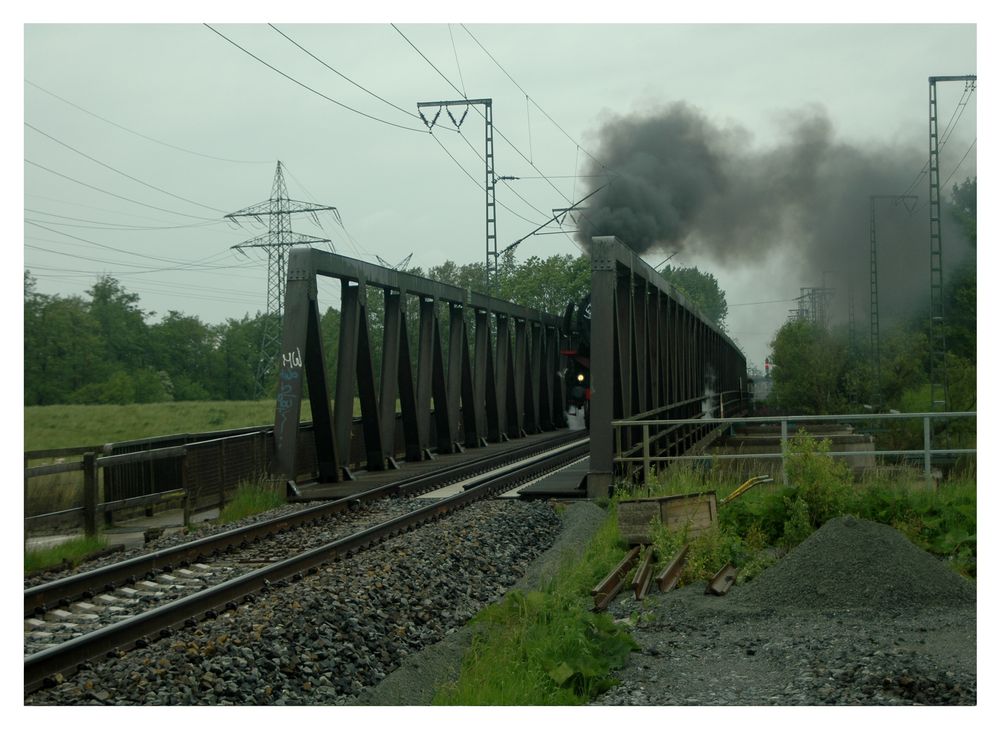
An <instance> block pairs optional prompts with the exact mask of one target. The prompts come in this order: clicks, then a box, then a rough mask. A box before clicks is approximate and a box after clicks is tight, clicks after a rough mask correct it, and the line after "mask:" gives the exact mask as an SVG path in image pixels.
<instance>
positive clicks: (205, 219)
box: [24, 157, 218, 222]
mask: <svg viewBox="0 0 1000 730" xmlns="http://www.w3.org/2000/svg"><path fill="white" fill-rule="evenodd" d="M24 161H25V162H27V163H28V164H29V165H34V166H35V167H38V168H40V169H42V170H45V171H46V172H50V173H52V174H53V175H58V176H59V177H61V178H65V179H66V180H70V181H72V182H75V183H77V184H78V185H83V186H84V187H85V188H90V189H91V190H96V191H97V192H99V193H104V194H105V195H110V196H111V197H113V198H119V199H121V200H127V201H128V202H130V203H135V204H136V205H141V206H143V207H145V208H152V209H153V210H159V211H162V212H164V213H172V214H174V215H179V216H182V217H184V218H196V219H198V220H203V221H213V222H214V221H217V220H218V219H217V218H206V217H205V216H202V215H191V214H190V213H181V212H180V211H176V210H170V209H169V208H160V207H158V206H155V205H150V204H149V203H143V202H141V201H139V200H133V199H132V198H126V197H125V196H124V195H118V194H117V193H112V192H111V191H109V190H105V189H103V188H99V187H97V186H95V185H91V184H89V183H85V182H83V181H82V180H77V179H76V178H75V177H70V176H69V175H65V174H63V173H61V172H56V171H55V170H53V169H52V168H50V167H46V166H45V165H40V164H38V163H37V162H34V161H32V160H29V159H28V158H27V157H25V158H24Z"/></svg>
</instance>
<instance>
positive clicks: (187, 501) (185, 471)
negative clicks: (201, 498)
mask: <svg viewBox="0 0 1000 730" xmlns="http://www.w3.org/2000/svg"><path fill="white" fill-rule="evenodd" d="M181 489H183V490H184V497H183V500H182V503H181V505H182V509H183V512H184V527H190V526H191V510H192V509H193V505H192V504H191V502H192V499H191V474H190V469H189V467H188V455H187V449H185V450H184V456H182V457H181Z"/></svg>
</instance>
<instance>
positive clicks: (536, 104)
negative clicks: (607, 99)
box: [460, 24, 607, 169]
mask: <svg viewBox="0 0 1000 730" xmlns="http://www.w3.org/2000/svg"><path fill="white" fill-rule="evenodd" d="M460 25H462V30H464V31H465V32H466V33H468V34H469V37H470V38H472V40H473V41H475V43H476V45H477V46H479V47H480V48H481V49H482V51H483V53H485V54H486V55H487V57H488V58H489V59H490V60H491V61H493V63H494V64H495V65H496V67H497V68H498V69H500V70H501V71H503V73H504V75H505V76H506V77H507V78H508V79H510V82H511V83H512V84H514V86H516V87H517V88H518V89H519V90H520V92H521V93H522V94H524V96H525V98H526V99H528V100H530V101H531V103H532V104H534V105H535V108H536V109H538V111H540V112H541V113H542V114H544V115H545V118H546V119H548V120H549V121H550V122H552V124H553V125H554V126H555V127H556V129H558V130H559V131H560V132H562V133H563V135H564V136H565V137H566V139H568V140H569V141H570V142H572V143H573V144H574V145H575V146H576V147H577V149H580V150H583V153H584V154H585V155H587V156H588V157H589V158H590V159H592V160H593V161H594V162H596V163H597V164H598V165H600V166H601V167H603V168H605V169H607V165H605V164H604V163H603V162H601V161H600V160H599V159H598V158H596V157H594V155H592V154H590V152H588V151H587V150H586V148H584V147H583V146H581V145H580V143H579V142H577V141H576V140H575V139H574V138H573V136H572V135H571V134H570V133H569V132H567V131H566V130H565V129H563V128H562V126H561V125H560V124H559V123H558V122H557V121H556V120H555V119H553V118H552V117H551V116H549V113H548V112H547V111H545V110H544V109H543V108H542V107H541V105H539V103H538V102H537V101H535V100H534V99H532V98H531V95H530V94H528V92H527V91H525V90H524V89H523V88H522V87H521V85H520V84H519V83H517V81H516V80H515V79H514V77H513V76H511V75H510V73H509V72H508V71H507V69H505V68H504V67H503V66H502V65H501V64H500V62H499V61H497V60H496V58H494V57H493V54H492V53H490V52H489V51H488V50H487V49H486V46H484V45H483V44H482V42H480V40H479V39H478V38H476V36H475V35H473V33H472V31H471V30H469V29H468V28H467V27H466V26H465V25H464V24H460Z"/></svg>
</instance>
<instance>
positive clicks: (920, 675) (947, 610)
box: [593, 517, 976, 705]
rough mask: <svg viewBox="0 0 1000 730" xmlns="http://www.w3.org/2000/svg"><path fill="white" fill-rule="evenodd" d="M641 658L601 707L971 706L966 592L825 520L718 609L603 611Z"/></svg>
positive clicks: (660, 598)
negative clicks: (630, 626) (629, 631)
mask: <svg viewBox="0 0 1000 730" xmlns="http://www.w3.org/2000/svg"><path fill="white" fill-rule="evenodd" d="M611 611H612V612H613V613H614V614H615V615H616V616H618V617H619V618H620V619H621V620H623V621H630V622H633V623H635V624H636V626H635V629H634V632H633V635H634V636H635V638H636V640H637V641H638V642H639V644H640V646H641V652H640V653H639V654H633V657H632V661H631V662H630V663H629V665H628V666H627V667H626V668H625V669H624V670H622V671H621V672H620V673H619V675H618V679H619V680H620V684H619V685H618V686H617V687H615V688H613V689H612V690H610V691H609V692H607V693H605V694H604V695H602V696H601V697H600V698H599V699H598V700H597V701H596V702H594V703H593V704H601V705H826V704H830V705H832V704H836V705H901V704H903V705H912V704H922V705H923V704H926V705H970V704H975V703H976V590H975V585H974V584H973V583H972V582H971V581H968V580H966V579H964V578H962V577H961V576H959V575H957V574H956V573H954V572H953V571H952V570H951V569H950V568H949V567H948V566H947V565H946V564H945V563H943V562H942V561H940V560H938V559H936V558H934V557H933V556H931V555H929V554H928V553H926V552H924V551H922V550H920V549H919V548H917V547H915V546H914V545H913V544H912V543H910V542H909V541H908V540H907V539H906V538H905V537H904V536H903V535H901V534H900V533H898V532H897V531H896V530H893V529H892V528H890V527H887V526H885V525H879V524H876V523H873V522H868V521H865V520H859V519H855V518H851V517H845V518H839V519H836V520H832V521H830V522H829V523H827V524H826V525H824V526H823V527H822V528H821V529H820V530H818V531H817V532H815V533H814V534H813V535H812V536H811V537H810V538H808V539H807V540H805V541H804V542H803V543H802V544H801V545H799V546H798V547H797V548H796V549H795V550H793V551H792V552H790V553H789V554H788V555H787V556H786V557H785V558H783V559H782V560H780V561H779V562H778V563H776V564H774V565H773V566H771V567H770V568H769V569H768V570H767V571H765V572H764V573H763V574H761V575H760V576H758V578H757V579H755V580H753V581H751V582H749V583H747V584H745V585H741V586H736V587H734V588H732V589H731V590H730V591H729V593H727V594H726V595H725V596H723V597H718V596H711V595H705V593H704V586H703V585H690V586H687V587H685V588H682V589H680V590H676V591H673V592H671V593H668V594H657V593H653V594H652V595H651V596H650V597H649V598H647V599H646V601H644V602H643V603H641V604H639V603H636V601H635V600H634V599H631V598H628V597H626V598H623V599H619V600H617V601H616V602H615V603H613V604H612V606H611Z"/></svg>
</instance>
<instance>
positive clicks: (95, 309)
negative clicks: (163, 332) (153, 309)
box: [87, 276, 149, 370]
mask: <svg viewBox="0 0 1000 730" xmlns="http://www.w3.org/2000/svg"><path fill="white" fill-rule="evenodd" d="M87 293H88V294H89V295H90V314H91V316H93V318H94V319H95V320H96V321H97V323H98V325H99V326H100V329H101V335H102V338H103V340H104V348H103V349H104V353H105V355H106V357H107V359H108V362H109V363H113V364H116V365H119V366H121V367H123V368H125V369H126V370H132V369H135V368H140V367H143V366H145V365H147V364H149V358H148V353H147V348H146V345H147V343H148V339H147V337H148V327H147V325H146V316H147V312H144V311H142V310H141V309H139V306H138V303H139V295H138V294H135V293H133V292H128V291H126V290H125V288H124V287H123V286H122V285H121V284H120V283H119V282H118V280H117V279H115V278H113V277H111V276H102V277H101V278H100V280H99V281H98V282H97V283H96V284H94V286H92V287H91V288H90V289H88V290H87Z"/></svg>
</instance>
